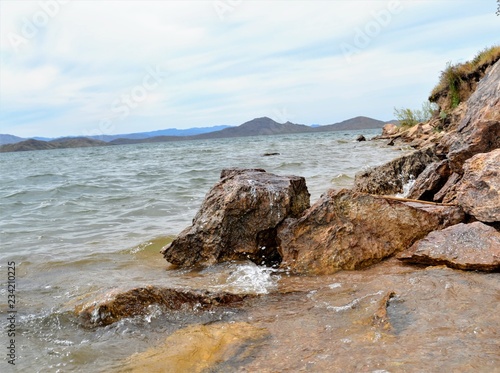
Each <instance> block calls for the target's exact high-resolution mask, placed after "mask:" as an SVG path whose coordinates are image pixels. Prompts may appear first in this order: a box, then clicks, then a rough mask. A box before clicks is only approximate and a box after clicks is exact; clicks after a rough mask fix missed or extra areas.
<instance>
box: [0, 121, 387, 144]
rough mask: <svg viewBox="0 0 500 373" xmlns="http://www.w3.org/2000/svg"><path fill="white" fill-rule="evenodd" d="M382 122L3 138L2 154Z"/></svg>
mask: <svg viewBox="0 0 500 373" xmlns="http://www.w3.org/2000/svg"><path fill="white" fill-rule="evenodd" d="M386 123H387V122H383V121H380V120H376V119H372V118H368V117H362V116H360V117H355V118H351V119H348V120H345V121H343V122H340V123H335V124H330V125H325V126H317V125H315V126H306V125H303V124H295V123H291V122H286V123H278V122H276V121H274V120H272V119H271V118H267V117H262V118H255V119H252V120H251V121H248V122H245V123H243V124H241V125H239V126H237V127H229V126H215V127H207V128H191V129H187V130H177V129H166V130H160V131H152V132H141V133H132V134H123V135H103V136H91V137H66V138H58V139H52V140H50V141H43V140H40V139H41V138H37V139H28V140H26V139H23V138H21V137H17V136H13V135H0V144H4V145H2V146H0V152H14V151H28V150H46V149H61V148H78V147H90V146H107V145H122V144H138V143H152V142H165V141H183V140H196V139H220V138H232V137H245V136H265V135H283V134H293V133H314V132H328V131H342V130H362V129H377V128H382V127H383V126H384V124H386Z"/></svg>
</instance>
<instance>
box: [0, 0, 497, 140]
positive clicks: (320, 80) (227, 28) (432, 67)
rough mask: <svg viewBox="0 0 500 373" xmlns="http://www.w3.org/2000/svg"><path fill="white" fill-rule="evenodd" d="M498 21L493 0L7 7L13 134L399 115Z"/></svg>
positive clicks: (6, 113)
mask: <svg viewBox="0 0 500 373" xmlns="http://www.w3.org/2000/svg"><path fill="white" fill-rule="evenodd" d="M394 6H396V8H394ZM47 9H48V10H47ZM393 9H397V11H393ZM43 13H45V14H46V17H45V18H46V22H45V18H44V16H43ZM41 14H42V15H41ZM495 21H497V19H496V17H495V14H494V9H490V7H488V6H487V5H486V4H485V3H482V2H475V3H471V2H470V1H454V2H453V6H451V3H450V1H447V0H441V1H412V0H411V1H410V0H408V1H399V2H398V1H396V2H394V1H390V0H389V1H356V2H353V1H347V0H346V1H294V2H283V1H266V2H252V1H243V0H242V1H227V0H220V1H191V2H183V1H143V2H139V1H126V2H116V1H100V2H99V4H98V5H97V4H96V2H93V1H58V0H46V1H23V2H1V3H0V109H2V114H1V116H0V126H1V132H3V133H5V132H8V133H13V134H16V135H20V136H34V135H46V136H63V135H80V134H89V133H96V132H97V133H102V132H105V133H125V132H138V131H145V130H155V129H161V128H168V127H178V128H187V127H193V126H209V125H215V124H230V125H237V124H240V123H242V122H244V121H247V120H249V119H251V118H253V117H257V116H262V115H268V116H274V117H281V118H285V117H290V118H291V117H292V116H293V120H294V121H297V122H300V123H306V124H310V123H321V124H328V123H333V122H336V121H341V120H344V119H347V118H349V117H352V116H356V115H369V116H373V117H375V118H379V119H390V117H391V115H392V110H393V107H395V106H396V107H399V106H409V107H418V106H420V104H421V102H422V101H424V100H425V99H426V97H427V95H428V93H429V91H430V90H431V89H432V86H433V84H434V83H435V82H436V81H437V79H438V75H439V72H440V70H441V69H443V68H444V66H445V64H446V61H449V60H453V61H457V60H459V59H467V58H470V57H471V56H472V55H473V54H474V53H475V52H477V50H479V49H481V48H483V47H486V46H488V45H492V44H494V43H495V42H497V41H498V40H495V36H496V35H498V31H500V30H499V26H498V22H495ZM30 24H31V25H32V26H30ZM377 24H378V26H377ZM27 31H31V34H29V35H28V34H26V32H27ZM360 33H361V34H365V39H366V35H367V34H370V33H371V34H370V35H371V36H370V35H368V40H363V36H360V35H361V34H360ZM13 35H18V36H19V37H21V38H24V41H23V42H19V40H22V39H16V38H15V37H14V39H13ZM356 38H358V39H356ZM13 40H14V41H16V40H17V41H18V42H17V44H16V43H15V42H14V43H13ZM360 42H363V43H360ZM345 45H349V46H352V47H353V49H352V50H351V51H354V53H351V54H347V53H346V50H345ZM343 47H344V48H343ZM149 69H159V71H161V74H162V77H161V79H159V80H158V81H157V83H158V84H154V87H153V84H149V85H148V84H145V82H146V83H147V81H148V79H149V78H147V77H148V74H149V73H148V71H149ZM145 79H146V80H145ZM151 82H153V81H150V83H151ZM134 97H135V98H134ZM127 102H128V104H127ZM123 105H125V107H123ZM125 112H127V115H125ZM292 114H293V115H292Z"/></svg>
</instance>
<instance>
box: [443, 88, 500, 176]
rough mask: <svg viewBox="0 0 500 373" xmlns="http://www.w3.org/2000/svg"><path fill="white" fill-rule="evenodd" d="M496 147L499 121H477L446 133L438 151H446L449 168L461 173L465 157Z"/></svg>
mask: <svg viewBox="0 0 500 373" xmlns="http://www.w3.org/2000/svg"><path fill="white" fill-rule="evenodd" d="M499 84H500V82H499ZM496 110H497V111H500V110H498V109H496ZM497 148H500V121H493V120H490V121H477V122H474V124H470V125H468V126H467V127H463V128H462V130H459V131H457V132H452V133H450V134H448V135H446V136H445V137H444V138H443V141H441V143H440V145H439V147H438V153H441V154H442V153H445V152H446V151H448V153H447V154H446V158H447V159H448V160H449V164H450V168H451V170H452V171H453V172H456V173H458V174H461V173H462V165H463V164H464V162H465V161H466V160H467V159H469V158H470V157H472V156H474V155H475V154H479V153H487V152H489V151H491V150H494V149H497Z"/></svg>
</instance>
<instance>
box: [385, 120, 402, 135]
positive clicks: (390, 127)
mask: <svg viewBox="0 0 500 373" xmlns="http://www.w3.org/2000/svg"><path fill="white" fill-rule="evenodd" d="M398 131H399V128H398V126H396V125H395V124H392V123H387V124H386V125H384V127H382V137H387V136H392V135H395V134H396V133H398Z"/></svg>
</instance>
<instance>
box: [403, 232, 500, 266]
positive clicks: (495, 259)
mask: <svg viewBox="0 0 500 373" xmlns="http://www.w3.org/2000/svg"><path fill="white" fill-rule="evenodd" d="M398 258H399V260H402V261H404V262H408V263H415V264H424V265H443V264H445V265H446V266H448V267H451V268H456V269H464V270H481V271H495V270H499V269H500V233H499V232H497V231H496V230H495V228H493V227H490V226H488V225H486V224H483V223H480V222H474V223H471V224H457V225H454V226H452V227H448V228H446V229H443V230H441V231H437V232H431V233H429V235H428V236H427V237H425V238H424V239H422V240H420V241H418V242H416V243H415V244H414V245H413V246H412V247H411V248H410V249H409V250H408V251H405V252H403V253H402V254H401V255H400V256H399V257H398Z"/></svg>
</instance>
